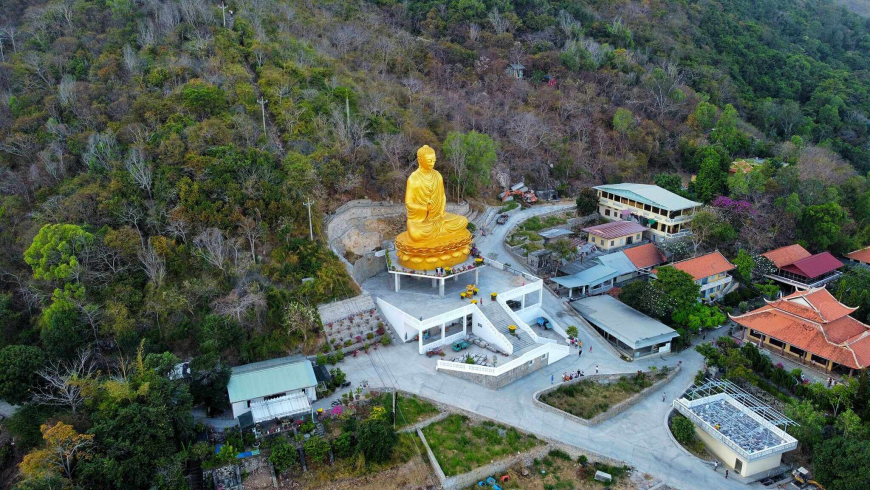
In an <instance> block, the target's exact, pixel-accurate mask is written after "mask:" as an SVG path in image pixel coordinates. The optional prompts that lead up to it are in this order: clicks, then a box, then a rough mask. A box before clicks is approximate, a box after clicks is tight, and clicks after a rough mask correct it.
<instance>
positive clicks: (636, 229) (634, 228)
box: [583, 221, 649, 240]
mask: <svg viewBox="0 0 870 490" xmlns="http://www.w3.org/2000/svg"><path fill="white" fill-rule="evenodd" d="M646 230H649V228H647V227H646V226H643V225H642V224H640V223H635V222H634V221H611V222H610V223H604V224H603V225H596V226H590V227H588V228H583V231H585V232H587V233H591V234H593V235H595V236H599V237H601V238H604V239H605V240H612V239H614V238H619V237H623V236H628V235H634V234H636V233H643V232H644V231H646Z"/></svg>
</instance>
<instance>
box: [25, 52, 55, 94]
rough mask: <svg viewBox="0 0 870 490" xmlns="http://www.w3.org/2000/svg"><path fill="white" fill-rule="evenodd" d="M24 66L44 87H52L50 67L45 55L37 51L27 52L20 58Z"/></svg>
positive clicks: (52, 79)
mask: <svg viewBox="0 0 870 490" xmlns="http://www.w3.org/2000/svg"><path fill="white" fill-rule="evenodd" d="M22 61H23V62H24V66H26V67H27V68H29V69H30V71H32V72H33V73H34V74H35V75H36V76H37V77H38V78H39V79H40V80H42V83H43V84H45V86H46V87H48V88H51V87H53V86H54V77H53V76H52V74H51V67H50V66H49V62H48V59H47V56H46V55H43V54H42V53H39V52H37V51H28V52H26V53H25V54H24V57H23V58H22Z"/></svg>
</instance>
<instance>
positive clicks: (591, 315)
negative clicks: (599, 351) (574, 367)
mask: <svg viewBox="0 0 870 490" xmlns="http://www.w3.org/2000/svg"><path fill="white" fill-rule="evenodd" d="M571 307H572V308H574V309H575V310H577V313H579V314H580V316H582V317H583V318H584V319H585V320H586V321H587V322H589V324H590V325H592V327H593V328H595V330H596V331H597V332H598V333H600V334H601V335H602V336H603V337H604V338H605V339H606V340H607V341H608V342H610V343H611V344H613V345H614V346H615V347H616V348H618V349H619V350H620V351H622V352H624V353H625V354H626V355H628V356H630V357H633V358H638V357H643V356H648V355H653V354H664V353H667V352H670V351H671V342H672V341H673V340H674V339H675V338H677V337H679V336H680V334H678V333H677V332H676V331H675V330H674V329H672V328H671V327H669V326H667V325H665V324H664V323H662V322H660V321H658V320H656V319H654V318H650V317H648V316H646V315H644V314H643V313H641V312H639V311H637V310H635V309H634V308H632V307H630V306H628V305H627V304H625V303H622V302H621V301H619V300H618V299H616V298H614V297H612V296H609V295H607V294H602V295H599V296H590V297H588V298H583V299H579V300H577V301H572V302H571Z"/></svg>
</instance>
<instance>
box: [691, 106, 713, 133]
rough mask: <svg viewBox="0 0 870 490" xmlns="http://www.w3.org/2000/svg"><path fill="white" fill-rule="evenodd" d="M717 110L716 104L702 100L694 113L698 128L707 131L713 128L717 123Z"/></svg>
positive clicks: (693, 118)
mask: <svg viewBox="0 0 870 490" xmlns="http://www.w3.org/2000/svg"><path fill="white" fill-rule="evenodd" d="M717 112H718V109H717V108H716V106H715V105H713V104H711V103H709V102H706V101H701V102H699V103H698V107H696V108H695V112H693V113H692V120H693V121H694V123H695V125H696V126H697V127H698V129H700V130H701V131H704V132H706V131H709V130H711V129H713V126H715V125H716V113H717Z"/></svg>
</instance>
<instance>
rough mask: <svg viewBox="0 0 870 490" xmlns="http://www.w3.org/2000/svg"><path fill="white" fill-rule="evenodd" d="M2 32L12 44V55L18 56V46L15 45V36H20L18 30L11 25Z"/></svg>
mask: <svg viewBox="0 0 870 490" xmlns="http://www.w3.org/2000/svg"><path fill="white" fill-rule="evenodd" d="M0 30H2V32H3V35H4V37H5V38H6V39H8V40H9V42H10V43H12V54H18V46H17V45H16V43H15V36H17V35H18V29H17V28H16V27H15V26H13V25H11V24H10V25H7V26H6V27H4V28H3V29H0Z"/></svg>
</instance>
